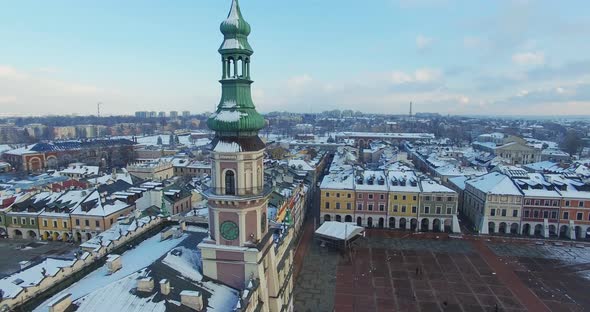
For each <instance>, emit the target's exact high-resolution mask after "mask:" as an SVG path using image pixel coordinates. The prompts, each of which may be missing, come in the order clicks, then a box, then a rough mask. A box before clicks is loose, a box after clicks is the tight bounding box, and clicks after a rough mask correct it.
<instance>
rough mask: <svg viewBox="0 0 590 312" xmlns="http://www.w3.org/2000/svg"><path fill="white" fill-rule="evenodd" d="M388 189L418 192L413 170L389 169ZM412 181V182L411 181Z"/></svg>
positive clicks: (418, 187)
mask: <svg viewBox="0 0 590 312" xmlns="http://www.w3.org/2000/svg"><path fill="white" fill-rule="evenodd" d="M387 175H388V178H389V191H391V192H413V193H419V192H420V186H419V184H418V177H417V176H416V173H415V172H414V171H406V170H404V171H398V170H396V171H389V172H388V173H387ZM412 182H414V183H412Z"/></svg>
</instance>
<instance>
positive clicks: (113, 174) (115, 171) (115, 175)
mask: <svg viewBox="0 0 590 312" xmlns="http://www.w3.org/2000/svg"><path fill="white" fill-rule="evenodd" d="M111 178H113V180H116V179H117V168H113V171H112V173H111Z"/></svg>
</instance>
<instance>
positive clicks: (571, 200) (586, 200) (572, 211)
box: [545, 174, 590, 239]
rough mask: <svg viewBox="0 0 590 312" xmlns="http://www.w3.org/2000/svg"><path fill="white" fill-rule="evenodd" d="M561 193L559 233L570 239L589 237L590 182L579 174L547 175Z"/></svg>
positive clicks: (546, 177) (548, 179)
mask: <svg viewBox="0 0 590 312" xmlns="http://www.w3.org/2000/svg"><path fill="white" fill-rule="evenodd" d="M545 179H546V180H547V181H549V182H550V183H552V184H553V185H554V186H555V188H556V189H557V191H558V192H559V193H560V194H561V196H562V198H561V201H560V208H559V210H560V212H559V233H560V234H562V235H565V236H566V237H568V238H570V239H584V238H588V237H589V235H588V232H590V183H588V182H586V181H583V180H582V179H581V178H580V177H579V176H577V175H569V176H565V175H557V174H551V175H545Z"/></svg>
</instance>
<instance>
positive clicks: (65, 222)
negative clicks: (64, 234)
mask: <svg viewBox="0 0 590 312" xmlns="http://www.w3.org/2000/svg"><path fill="white" fill-rule="evenodd" d="M67 228H68V222H67V221H64V229H67Z"/></svg>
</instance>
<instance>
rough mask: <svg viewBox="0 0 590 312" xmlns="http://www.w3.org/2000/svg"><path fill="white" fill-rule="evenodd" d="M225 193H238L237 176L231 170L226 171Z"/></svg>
mask: <svg viewBox="0 0 590 312" xmlns="http://www.w3.org/2000/svg"><path fill="white" fill-rule="evenodd" d="M225 195H236V177H235V174H234V172H233V171H231V170H228V171H226V172H225Z"/></svg>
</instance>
